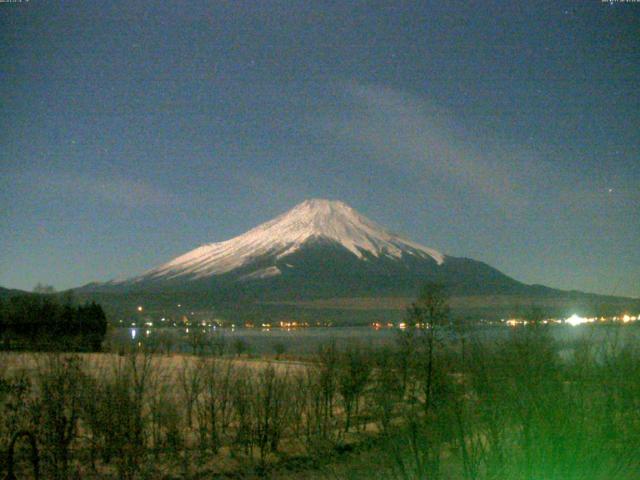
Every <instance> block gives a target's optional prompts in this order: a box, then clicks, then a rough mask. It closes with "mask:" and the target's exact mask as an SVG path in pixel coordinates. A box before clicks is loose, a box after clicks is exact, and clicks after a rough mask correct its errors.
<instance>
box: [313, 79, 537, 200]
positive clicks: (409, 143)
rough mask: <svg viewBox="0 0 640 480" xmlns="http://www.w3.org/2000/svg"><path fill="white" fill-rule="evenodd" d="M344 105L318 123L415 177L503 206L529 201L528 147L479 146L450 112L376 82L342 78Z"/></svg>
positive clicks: (530, 168) (488, 143)
mask: <svg viewBox="0 0 640 480" xmlns="http://www.w3.org/2000/svg"><path fill="white" fill-rule="evenodd" d="M342 91H343V93H344V95H345V99H346V102H347V105H348V106H347V108H346V110H345V111H342V112H339V113H335V112H334V113H333V114H330V115H328V116H325V117H323V118H322V120H321V121H320V127H321V128H322V129H323V130H324V131H325V132H327V133H329V134H331V135H332V136H334V137H335V139H336V140H337V141H344V142H347V143H350V144H352V145H356V146H358V147H360V148H365V149H366V151H367V152H368V154H369V155H370V157H371V158H372V159H373V160H374V161H376V162H378V163H379V164H381V165H385V166H387V167H390V168H393V169H395V170H397V171H399V172H401V173H403V174H406V175H410V176H412V177H413V178H416V179H417V180H419V181H422V182H426V183H431V182H439V181H444V182H448V183H449V184H453V185H455V186H456V187H458V188H463V189H468V190H470V191H473V192H476V193H478V194H480V195H482V196H483V197H485V198H486V199H489V200H491V201H492V202H494V203H495V204H496V205H498V206H500V207H502V208H503V209H505V210H509V209H511V208H524V207H526V206H527V204H528V199H527V191H528V190H529V186H528V184H527V182H528V180H530V179H531V177H532V176H534V175H535V171H537V170H538V167H537V166H535V165H533V164H531V162H528V161H527V160H528V159H529V158H530V157H531V154H530V153H529V152H525V151H524V150H522V149H518V148H515V147H513V146H511V145H504V144H503V145H499V144H497V143H496V142H495V141H493V140H488V139H484V141H483V142H482V146H481V147H480V146H478V145H477V140H478V139H474V138H472V136H471V135H470V134H469V133H468V132H466V131H465V130H464V129H463V128H462V127H461V126H460V125H458V124H456V123H455V122H454V120H453V116H452V115H451V114H449V113H448V112H446V111H445V110H443V109H441V108H439V107H437V106H436V105H434V104H432V103H430V102H429V101H427V100H426V99H425V98H423V97H419V96H416V95H411V94H408V93H405V92H401V91H398V90H395V89H391V88H387V87H382V86H378V85H363V84H355V83H350V84H345V85H343V88H342Z"/></svg>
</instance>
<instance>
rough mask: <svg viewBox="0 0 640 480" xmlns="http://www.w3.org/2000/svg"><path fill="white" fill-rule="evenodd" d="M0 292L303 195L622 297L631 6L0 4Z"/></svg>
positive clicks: (631, 272) (196, 236)
mask: <svg viewBox="0 0 640 480" xmlns="http://www.w3.org/2000/svg"><path fill="white" fill-rule="evenodd" d="M0 39H1V48H0V75H1V77H0V78H1V80H2V88H1V90H0V232H1V235H0V285H2V286H4V287H12V288H23V289H28V290H31V289H32V288H33V286H34V285H35V284H36V283H38V282H42V283H45V284H51V285H53V286H55V287H56V288H57V289H64V288H69V287H74V286H79V285H82V284H85V283H87V282H90V281H94V280H98V281H105V280H109V279H112V278H115V277H126V276H131V275H134V274H138V273H140V272H142V271H144V270H146V269H148V268H151V267H154V266H156V265H158V264H159V263H162V262H164V261H167V260H168V259H170V258H172V257H174V256H176V255H178V254H181V253H183V252H185V251H187V250H190V249H192V248H194V247H196V246H198V245H200V244H202V243H206V242H212V241H220V240H225V239H228V238H230V237H232V236H235V235H238V234H240V233H242V232H244V231H245V230H247V229H249V228H251V227H253V226H255V225H257V224H258V223H260V222H263V221H266V220H269V219H271V218H272V217H273V216H275V215H277V214H279V213H282V212H284V211H286V210H288V209H289V208H291V207H293V206H294V205H295V204H297V203H299V202H301V201H303V200H304V199H306V198H311V197H321V198H330V199H339V200H342V201H344V202H346V203H348V204H350V205H351V206H352V207H354V208H355V209H356V210H358V211H360V212H361V213H362V214H364V215H366V216H368V217H369V218H371V219H373V220H375V221H376V222H378V223H380V224H382V225H385V226H386V227H388V228H389V229H390V230H392V231H395V232H397V233H399V234H401V235H404V236H406V237H408V238H410V239H412V240H414V241H417V242H420V243H422V244H424V245H427V246H429V247H433V248H436V249H438V250H440V251H442V252H444V253H447V254H450V255H456V256H466V257H471V258H474V259H477V260H483V261H485V262H487V263H489V264H490V265H492V266H494V267H496V268H499V269H500V270H502V271H503V272H505V273H507V274H508V275H511V276H513V277H515V278H516V279H518V280H521V281H524V282H527V283H542V284H546V285H549V286H552V287H557V288H563V289H579V290H585V291H591V292H598V293H605V294H611V293H615V294H619V295H629V296H635V297H640V3H612V4H610V3H601V2H600V1H599V0H580V1H576V2H563V1H488V0H484V1H470V2H469V1H464V2H463V1H432V2H431V1H423V2H415V3H414V2H400V1H393V2H386V3H385V2H358V1H353V0H349V1H342V2H310V1H304V2H296V1H293V0H286V1H282V2H271V1H259V2H258V1H255V0H251V1H247V2H242V1H218V2H201V1H197V0H195V1H189V2H184V1H181V2H169V1H162V2H160V1H157V2H156V1H148V0H147V1H136V0H129V1H126V2H121V1H113V0H110V1H100V2H98V1H53V0H47V1H39V0H31V1H28V2H27V1H23V2H21V3H6V2H3V3H0Z"/></svg>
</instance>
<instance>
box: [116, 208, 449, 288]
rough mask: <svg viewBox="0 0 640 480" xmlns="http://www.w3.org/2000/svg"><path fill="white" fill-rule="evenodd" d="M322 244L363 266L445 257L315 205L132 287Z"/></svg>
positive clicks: (259, 274) (270, 270) (264, 273)
mask: <svg viewBox="0 0 640 480" xmlns="http://www.w3.org/2000/svg"><path fill="white" fill-rule="evenodd" d="M320 239H321V240H323V241H328V242H333V243H336V244H338V245H340V246H342V247H343V248H345V249H346V250H348V251H349V252H351V253H352V254H353V255H354V256H355V257H356V258H358V259H360V260H363V259H366V258H368V256H373V257H376V258H379V257H382V256H384V257H390V258H396V259H399V258H401V257H402V255H403V254H408V255H414V256H417V257H420V258H424V259H427V258H431V259H433V260H434V261H435V262H437V263H438V264H442V263H443V261H444V256H443V255H442V254H441V253H439V252H437V251H435V250H432V249H430V248H427V247H424V246H422V245H419V244H417V243H414V242H411V241H409V240H405V239H402V238H400V237H399V236H397V235H394V234H391V233H389V232H387V231H386V230H385V229H383V228H382V227H380V226H379V225H377V224H376V223H374V222H372V221H371V220H369V219H367V218H366V217H364V216H362V215H360V214H359V213H358V212H356V211H355V210H354V209H352V208H351V207H349V206H348V205H346V204H344V203H342V202H338V201H328V200H319V199H314V200H307V201H305V202H303V203H301V204H299V205H297V206H296V207H294V208H293V209H292V210H290V211H289V212H287V213H285V214H283V215H280V216H279V217H277V218H275V219H273V220H271V221H269V222H266V223H264V224H262V225H259V226H258V227H256V228H254V229H252V230H249V231H248V232H246V233H244V234H242V235H240V236H238V237H235V238H232V239H231V240H227V241H224V242H218V243H211V244H207V245H202V246H201V247H198V248H196V249H194V250H192V251H190V252H188V253H185V254H184V255H181V256H179V257H177V258H175V259H173V260H171V261H170V262H168V263H166V264H164V265H161V266H160V267H158V268H155V269H153V270H150V271H148V272H146V273H144V274H143V275H141V276H139V277H136V278H134V279H133V280H132V281H133V282H140V281H146V280H150V281H156V280H163V279H164V280H170V279H176V278H184V279H189V280H197V279H202V278H207V277H211V276H213V275H221V274H224V273H227V272H230V271H233V270H235V269H239V268H243V267H246V266H247V265H249V264H251V263H253V262H255V261H256V260H257V259H259V258H260V257H271V258H273V259H274V260H275V261H277V260H280V259H283V258H285V257H287V256H289V255H292V254H294V253H295V252H297V251H298V250H300V249H301V248H302V247H303V246H304V245H305V244H307V243H309V242H313V241H315V240H320ZM279 273H281V271H280V270H279V268H278V267H277V266H276V265H273V264H271V265H269V266H268V267H265V268H262V269H258V270H255V271H253V272H250V273H247V274H246V278H247V279H257V278H265V277H270V276H274V275H278V274H279ZM123 283H127V281H125V282H123Z"/></svg>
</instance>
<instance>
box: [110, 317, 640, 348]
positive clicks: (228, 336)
mask: <svg viewBox="0 0 640 480" xmlns="http://www.w3.org/2000/svg"><path fill="white" fill-rule="evenodd" d="M519 328H522V327H508V326H502V325H495V326H479V327H474V328H473V329H471V330H470V331H469V333H468V334H467V335H469V336H475V337H476V338H479V339H484V340H496V341H499V340H501V339H506V338H508V336H509V335H511V334H512V333H513V332H515V331H517V330H518V329H519ZM548 328H549V330H550V332H551V334H552V337H553V338H554V339H555V340H557V341H559V342H562V343H563V344H564V343H566V344H568V345H570V344H572V343H574V342H577V341H580V340H589V341H591V342H594V341H595V342H601V343H604V342H606V341H615V342H621V343H628V342H640V325H635V324H634V325H618V324H615V325H579V326H576V327H572V326H569V325H554V326H551V327H548ZM201 333H202V332H199V335H200V334H201ZM399 333H400V330H399V329H397V328H381V329H379V330H376V329H374V328H372V327H368V326H367V327H364V326H363V327H357V326H356V327H328V328H299V329H291V330H287V329H280V328H274V329H271V330H262V329H259V328H254V329H235V330H232V329H217V330H207V331H205V332H204V333H202V334H201V342H202V344H205V345H207V346H208V347H209V346H211V345H213V344H215V343H218V344H220V343H223V344H224V345H225V349H226V351H227V352H231V351H234V350H233V349H234V345H235V344H236V343H237V342H238V341H241V342H243V343H244V345H245V346H246V348H247V351H248V352H251V353H254V354H273V353H274V352H276V350H277V349H282V350H284V351H285V352H286V353H290V354H308V353H313V352H315V351H317V350H318V348H319V347H320V346H321V345H326V344H328V343H330V342H335V344H336V346H337V347H338V348H342V347H345V346H347V345H354V344H359V345H362V346H365V347H382V346H384V345H392V344H393V343H394V342H395V341H396V339H397V338H398V335H399ZM190 335H193V332H190ZM111 339H112V341H113V342H114V344H116V345H119V344H120V345H121V344H130V345H135V344H138V343H141V344H146V345H150V346H152V345H158V344H161V343H162V341H164V342H166V344H169V345H171V349H172V350H174V351H178V352H190V351H192V349H193V347H192V344H193V342H192V341H191V340H190V336H189V334H187V333H186V332H185V329H182V328H166V329H145V328H144V327H139V328H117V329H115V330H114V331H113V332H112V333H111ZM639 345H640V343H639Z"/></svg>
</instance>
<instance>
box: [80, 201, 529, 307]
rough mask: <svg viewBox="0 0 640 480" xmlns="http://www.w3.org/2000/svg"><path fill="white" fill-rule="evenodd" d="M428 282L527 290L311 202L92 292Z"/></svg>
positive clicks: (386, 286)
mask: <svg viewBox="0 0 640 480" xmlns="http://www.w3.org/2000/svg"><path fill="white" fill-rule="evenodd" d="M426 281H436V282H441V283H445V284H447V285H448V286H449V287H450V290H451V292H452V293H459V294H477V293H524V292H525V291H526V290H527V288H528V287H527V286H526V285H524V284H522V283H520V282H517V281H516V280H514V279H512V278H510V277H508V276H506V275H504V274H503V273H501V272H499V271H498V270H496V269H494V268H492V267H490V266H488V265H486V264H484V263H482V262H477V261H475V260H471V259H464V258H456V257H451V256H447V255H444V254H442V253H440V252H438V251H436V250H434V249H431V248H428V247H425V246H423V245H420V244H418V243H415V242H413V241H411V240H407V239H404V238H402V237H400V236H398V235H396V234H393V233H391V232H389V231H387V230H386V229H384V228H383V227H381V226H380V225H378V224H376V223H375V222H373V221H371V220H369V219H368V218H366V217H364V216H363V215H361V214H359V213H358V212H356V211H355V210H354V209H353V208H351V207H349V206H348V205H346V204H344V203H342V202H339V201H329V200H321V199H313V200H306V201H304V202H302V203H301V204H299V205H297V206H295V207H294V208H293V209H291V210H290V211H288V212H286V213H284V214H282V215H280V216H278V217H276V218H275V219H273V220H271V221H269V222H266V223H264V224H262V225H259V226H257V227H255V228H253V229H251V230H249V231H248V232H246V233H244V234H242V235H239V236H238V237H235V238H232V239H230V240H227V241H223V242H217V243H210V244H206V245H202V246H200V247H198V248H196V249H194V250H192V251H190V252H187V253H185V254H184V255H181V256H179V257H176V258H175V259H173V260H171V261H169V262H167V263H165V264H163V265H160V266H159V267H157V268H154V269H151V270H149V271H147V272H145V273H143V274H141V275H139V276H137V277H134V278H131V279H127V280H123V281H111V282H108V283H105V284H92V285H89V286H86V287H85V288H84V289H83V290H85V291H106V292H144V291H147V292H154V291H155V292H165V293H166V292H171V291H180V292H186V291H188V292H206V293H207V294H208V295H209V296H210V298H212V299H216V300H225V301H228V300H238V299H241V298H242V299H246V298H247V297H251V298H253V299H256V300H266V299H278V298H294V299H301V298H318V297H325V298H326V297H330V296H333V297H335V296H350V295H351V296H352V295H397V294H407V295H414V294H415V292H416V291H417V289H418V288H419V286H420V285H422V284H423V283H424V282H426Z"/></svg>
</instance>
